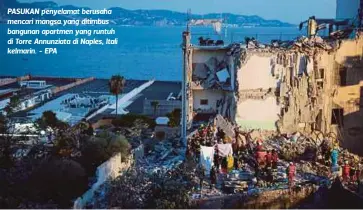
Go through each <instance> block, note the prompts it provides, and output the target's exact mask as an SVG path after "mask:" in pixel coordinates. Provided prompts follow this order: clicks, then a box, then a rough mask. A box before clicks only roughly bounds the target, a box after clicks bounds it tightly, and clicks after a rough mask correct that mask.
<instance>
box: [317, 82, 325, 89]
mask: <svg viewBox="0 0 363 210" xmlns="http://www.w3.org/2000/svg"><path fill="white" fill-rule="evenodd" d="M317 86H318V89H323V88H324V82H323V81H318V82H317Z"/></svg>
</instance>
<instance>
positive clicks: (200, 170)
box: [198, 164, 205, 194]
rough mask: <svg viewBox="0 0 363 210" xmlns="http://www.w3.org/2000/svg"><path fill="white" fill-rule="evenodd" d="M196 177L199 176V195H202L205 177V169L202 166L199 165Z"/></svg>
mask: <svg viewBox="0 0 363 210" xmlns="http://www.w3.org/2000/svg"><path fill="white" fill-rule="evenodd" d="M198 175H199V187H200V194H202V190H203V182H204V177H205V168H204V166H203V165H202V164H199V167H198Z"/></svg>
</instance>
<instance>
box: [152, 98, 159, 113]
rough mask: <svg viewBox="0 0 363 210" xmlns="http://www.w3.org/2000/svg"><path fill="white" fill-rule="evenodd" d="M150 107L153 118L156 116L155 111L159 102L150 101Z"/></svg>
mask: <svg viewBox="0 0 363 210" xmlns="http://www.w3.org/2000/svg"><path fill="white" fill-rule="evenodd" d="M150 105H151V106H152V107H153V108H154V117H155V116H156V110H157V109H158V107H159V101H152V102H151V103H150Z"/></svg>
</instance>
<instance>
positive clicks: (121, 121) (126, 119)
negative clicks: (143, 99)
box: [112, 113, 156, 128]
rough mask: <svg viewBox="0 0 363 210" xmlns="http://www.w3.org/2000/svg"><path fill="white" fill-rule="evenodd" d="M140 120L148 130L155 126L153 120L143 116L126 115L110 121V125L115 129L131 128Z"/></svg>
mask: <svg viewBox="0 0 363 210" xmlns="http://www.w3.org/2000/svg"><path fill="white" fill-rule="evenodd" d="M138 120H141V121H143V122H144V123H146V124H147V125H148V127H149V128H154V127H155V126H156V123H155V120H153V119H151V118H150V117H148V116H145V115H139V114H133V113H128V114H125V115H122V116H120V117H118V118H116V119H114V120H112V125H113V126H115V127H128V128H131V127H133V126H134V125H135V122H136V121H138Z"/></svg>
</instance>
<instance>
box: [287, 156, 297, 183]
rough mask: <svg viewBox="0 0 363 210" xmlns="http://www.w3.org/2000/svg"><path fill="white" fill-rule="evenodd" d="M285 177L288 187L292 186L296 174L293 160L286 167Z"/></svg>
mask: <svg viewBox="0 0 363 210" xmlns="http://www.w3.org/2000/svg"><path fill="white" fill-rule="evenodd" d="M286 172H287V177H288V181H289V187H290V188H292V187H293V186H294V179H295V175H296V166H295V165H294V163H293V162H290V164H289V166H288V167H287V170H286Z"/></svg>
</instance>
